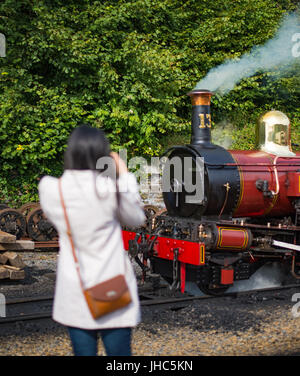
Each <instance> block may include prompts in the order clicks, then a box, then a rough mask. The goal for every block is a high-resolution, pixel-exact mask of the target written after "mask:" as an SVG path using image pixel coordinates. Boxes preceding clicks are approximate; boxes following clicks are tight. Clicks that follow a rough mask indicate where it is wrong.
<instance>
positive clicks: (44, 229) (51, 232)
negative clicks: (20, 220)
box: [26, 206, 58, 241]
mask: <svg viewBox="0 0 300 376" xmlns="http://www.w3.org/2000/svg"><path fill="white" fill-rule="evenodd" d="M26 219H27V233H28V235H29V237H30V238H31V239H32V240H34V241H47V240H54V239H55V238H57V237H58V236H57V231H56V229H55V228H54V226H53V225H52V224H51V223H50V222H49V221H48V219H47V218H46V216H45V214H44V212H43V210H42V208H41V207H40V206H38V207H37V208H36V209H33V210H31V212H30V213H29V214H28V215H27V218H26Z"/></svg>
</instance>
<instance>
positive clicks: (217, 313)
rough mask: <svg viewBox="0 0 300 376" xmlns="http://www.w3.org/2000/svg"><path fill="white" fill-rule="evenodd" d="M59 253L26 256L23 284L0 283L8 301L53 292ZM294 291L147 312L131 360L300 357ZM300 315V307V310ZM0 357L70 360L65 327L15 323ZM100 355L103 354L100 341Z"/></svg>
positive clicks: (4, 336) (48, 323) (145, 309)
mask: <svg viewBox="0 0 300 376" xmlns="http://www.w3.org/2000/svg"><path fill="white" fill-rule="evenodd" d="M56 257H57V254H56V253H46V252H34V253H32V252H31V253H30V252H28V253H26V254H25V253H24V254H23V258H24V260H25V262H26V264H27V267H26V274H27V276H26V279H25V280H24V281H23V282H13V281H9V282H4V281H2V282H1V288H0V292H2V293H4V294H5V296H6V298H7V299H8V298H12V297H22V296H32V295H43V294H44V295H48V294H51V293H52V292H53V287H54V277H55V268H56ZM295 293H300V287H299V288H297V289H292V290H282V291H280V292H274V291H273V292H268V293H266V292H265V293H247V294H246V295H240V296H238V297H222V298H217V299H209V300H202V301H200V300H199V301H194V302H191V303H189V304H186V303H184V304H182V306H181V307H180V306H177V307H176V309H171V308H170V307H169V308H168V307H162V308H161V307H159V308H157V307H156V308H153V307H152V308H150V307H143V309H142V322H141V323H140V324H139V325H138V326H137V327H136V328H135V329H134V332H133V341H132V348H133V355H140V356H175V355H178V356H187V355H188V356H198V355H229V356H232V355H300V317H294V316H293V311H292V308H293V306H294V305H295V304H296V302H293V301H292V296H293V294H295ZM298 311H299V314H300V308H299V309H298ZM0 337H1V347H0V355H2V356H3V355H58V356H60V355H63V356H67V355H72V349H71V344H70V341H69V338H68V335H67V332H66V330H65V328H63V327H62V326H60V325H58V324H56V323H54V322H53V321H51V320H43V321H40V322H26V323H17V324H14V325H12V326H11V327H10V328H9V331H8V332H7V329H6V331H5V332H4V331H2V332H1V328H0ZM99 355H104V351H103V347H102V344H101V341H100V342H99Z"/></svg>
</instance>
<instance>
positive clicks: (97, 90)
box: [0, 0, 300, 205]
mask: <svg viewBox="0 0 300 376" xmlns="http://www.w3.org/2000/svg"><path fill="white" fill-rule="evenodd" d="M296 6H297V1H292V0H279V1H276V2H274V1H272V0H258V1H253V0H236V1H230V0H214V1H211V0H202V1H196V0H186V1H182V0H180V1H179V0H107V1H91V0H64V1H62V0H40V1H38V0H2V1H1V3H0V32H1V33H3V34H4V35H5V36H6V41H7V46H6V54H7V56H6V57H5V58H0V141H1V149H0V154H1V159H0V169H1V173H0V192H1V193H0V201H10V202H14V203H15V204H16V205H17V204H20V203H23V202H27V201H30V200H37V183H38V180H39V178H40V177H41V176H43V175H45V174H51V175H56V176H58V175H60V174H61V172H62V158H63V152H64V149H65V146H66V141H67V137H68V135H69V134H70V132H71V131H72V129H74V127H76V124H77V123H78V122H79V121H81V122H89V123H90V124H92V125H93V126H96V127H101V128H103V129H104V130H105V131H106V133H107V135H108V137H109V139H110V141H111V144H112V148H113V149H114V150H118V149H120V148H126V149H127V150H128V152H129V153H128V154H129V157H130V156H132V155H141V156H146V157H150V156H155V155H159V154H160V153H161V152H162V151H163V149H164V148H165V147H166V146H167V145H168V144H170V143H172V141H173V140H174V141H176V140H177V139H179V140H180V142H182V141H183V140H184V139H187V140H189V133H190V118H191V105H190V99H189V97H187V96H186V93H187V92H188V91H190V90H191V89H192V88H193V87H194V86H195V84H196V83H197V82H198V81H199V80H200V79H201V78H203V77H204V76H205V75H206V73H207V72H208V71H209V69H210V68H212V67H215V66H217V65H219V64H221V63H222V62H223V61H224V60H226V59H231V58H237V57H240V56H241V55H243V54H244V53H245V52H247V51H249V50H251V48H252V47H253V46H254V45H259V44H263V43H264V42H265V41H267V40H268V39H269V38H271V37H272V36H273V35H274V33H275V31H276V30H277V28H278V25H279V22H280V20H281V18H282V16H283V15H284V14H285V13H286V12H290V11H294V10H295V9H296ZM299 81H300V78H299V66H298V67H297V66H294V67H293V69H292V70H289V71H287V74H286V75H285V76H284V77H276V72H268V73H265V74H262V73H259V72H258V73H257V75H255V76H254V77H251V78H249V79H247V80H243V81H242V82H240V83H239V84H238V85H237V86H236V87H235V89H234V90H232V91H231V92H230V93H229V94H228V95H226V96H223V97H221V96H218V95H216V96H214V97H213V100H212V111H213V115H212V116H213V120H214V122H213V124H214V125H215V126H216V127H218V125H219V124H223V125H224V124H226V123H230V125H231V127H228V128H227V127H226V126H225V127H224V128H222V129H224V135H226V136H227V137H231V138H232V141H233V143H232V147H236V148H242V149H249V148H252V147H253V145H254V126H255V122H256V119H257V117H259V116H260V115H261V114H262V112H264V111H267V110H268V109H271V108H276V109H279V110H282V111H284V112H286V113H287V115H288V116H289V117H290V119H291V121H292V126H293V136H294V138H295V140H296V141H298V142H299V143H300V131H299V125H300V109H299V103H300V101H299V99H300V91H299V90H300V89H299V88H300V82H299ZM232 129H234V131H231V130H232ZM178 137H179V138H178Z"/></svg>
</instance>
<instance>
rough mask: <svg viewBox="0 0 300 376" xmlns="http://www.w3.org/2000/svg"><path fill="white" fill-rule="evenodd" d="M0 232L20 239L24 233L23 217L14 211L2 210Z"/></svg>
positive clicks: (24, 222) (24, 223)
mask: <svg viewBox="0 0 300 376" xmlns="http://www.w3.org/2000/svg"><path fill="white" fill-rule="evenodd" d="M0 230H1V231H4V232H7V233H9V234H12V235H15V237H16V238H17V239H20V238H21V237H22V236H23V235H24V233H25V231H26V220H25V217H24V216H23V215H22V214H21V213H20V212H19V211H18V210H15V209H10V208H7V209H3V210H1V211H0Z"/></svg>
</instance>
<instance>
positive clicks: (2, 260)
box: [0, 253, 8, 264]
mask: <svg viewBox="0 0 300 376" xmlns="http://www.w3.org/2000/svg"><path fill="white" fill-rule="evenodd" d="M7 260H8V258H7V256H5V255H4V254H1V253H0V264H6V262H7Z"/></svg>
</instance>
